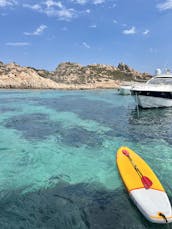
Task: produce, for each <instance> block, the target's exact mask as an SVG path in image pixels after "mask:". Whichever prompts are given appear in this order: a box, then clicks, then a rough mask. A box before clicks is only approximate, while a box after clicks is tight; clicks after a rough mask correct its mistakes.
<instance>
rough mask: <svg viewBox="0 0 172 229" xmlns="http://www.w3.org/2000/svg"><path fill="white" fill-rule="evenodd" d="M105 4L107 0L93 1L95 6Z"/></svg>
mask: <svg viewBox="0 0 172 229" xmlns="http://www.w3.org/2000/svg"><path fill="white" fill-rule="evenodd" d="M104 2H105V0H93V3H94V4H95V5H98V4H102V3H104Z"/></svg>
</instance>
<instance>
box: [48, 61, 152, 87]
mask: <svg viewBox="0 0 172 229" xmlns="http://www.w3.org/2000/svg"><path fill="white" fill-rule="evenodd" d="M50 78H51V79H53V80H54V81H56V82H65V83H69V84H70V83H75V84H83V83H84V84H88V83H96V82H102V83H106V82H108V81H111V80H113V81H114V80H115V81H116V80H117V81H123V80H125V81H132V80H147V79H149V78H150V75H149V74H146V73H143V74H142V73H139V72H137V71H135V70H134V69H132V68H130V67H128V66H127V65H126V64H123V63H120V64H119V65H118V67H114V66H111V65H104V64H92V65H87V66H81V65H79V64H76V63H70V62H67V63H61V64H60V65H59V66H58V67H57V68H56V70H55V71H54V72H53V73H52V75H51V76H50Z"/></svg>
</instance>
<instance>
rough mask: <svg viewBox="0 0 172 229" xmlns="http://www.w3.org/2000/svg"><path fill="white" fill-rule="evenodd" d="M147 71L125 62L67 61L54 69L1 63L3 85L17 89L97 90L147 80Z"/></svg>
mask: <svg viewBox="0 0 172 229" xmlns="http://www.w3.org/2000/svg"><path fill="white" fill-rule="evenodd" d="M150 77H151V75H150V74H148V73H140V72H138V71H135V70H134V69H132V68H130V67H129V66H128V65H126V64H124V63H120V64H119V65H118V66H117V67H115V66H111V65H104V64H91V65H87V66H82V65H80V64H77V63H71V62H65V63H61V64H59V65H58V67H57V68H56V69H55V70H54V71H47V70H43V69H35V68H32V67H23V66H20V65H18V64H16V63H9V64H4V63H3V62H0V88H16V89H98V88H118V87H119V86H120V84H123V82H126V81H127V82H130V81H145V80H148V79H150Z"/></svg>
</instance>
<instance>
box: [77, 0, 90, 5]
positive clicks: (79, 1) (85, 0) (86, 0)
mask: <svg viewBox="0 0 172 229" xmlns="http://www.w3.org/2000/svg"><path fill="white" fill-rule="evenodd" d="M75 2H76V3H78V4H80V5H84V4H86V3H87V2H88V0H75Z"/></svg>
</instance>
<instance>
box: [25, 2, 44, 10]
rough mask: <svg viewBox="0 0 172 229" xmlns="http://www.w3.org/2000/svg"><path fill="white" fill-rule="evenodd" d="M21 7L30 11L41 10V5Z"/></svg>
mask: <svg viewBox="0 0 172 229" xmlns="http://www.w3.org/2000/svg"><path fill="white" fill-rule="evenodd" d="M23 7H25V8H29V9H32V10H36V11H39V10H41V9H42V7H41V5H39V4H34V5H29V4H23Z"/></svg>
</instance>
